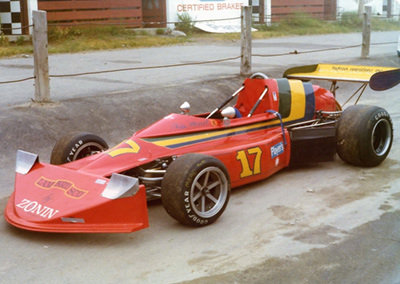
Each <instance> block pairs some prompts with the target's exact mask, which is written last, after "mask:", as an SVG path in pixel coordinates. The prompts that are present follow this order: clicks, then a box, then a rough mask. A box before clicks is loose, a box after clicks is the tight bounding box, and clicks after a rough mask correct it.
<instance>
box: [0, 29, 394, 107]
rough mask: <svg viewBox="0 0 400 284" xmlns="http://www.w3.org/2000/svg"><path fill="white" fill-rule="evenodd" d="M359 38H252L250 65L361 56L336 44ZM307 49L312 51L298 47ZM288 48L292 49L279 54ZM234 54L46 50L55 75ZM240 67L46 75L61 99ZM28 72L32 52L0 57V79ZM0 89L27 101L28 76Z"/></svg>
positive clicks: (386, 48)
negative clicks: (53, 51) (60, 51)
mask: <svg viewBox="0 0 400 284" xmlns="http://www.w3.org/2000/svg"><path fill="white" fill-rule="evenodd" d="M398 35H399V32H375V33H372V35H371V43H372V45H371V51H370V57H371V58H376V57H388V56H389V55H392V54H396V52H397V51H396V50H397V44H396V43H393V44H383V45H375V44H377V43H388V42H397V38H398ZM361 43H362V36H361V34H336V35H313V36H297V37H282V38H273V39H265V40H255V41H253V43H252V46H253V48H252V53H253V58H252V71H254V72H264V73H266V74H273V75H275V76H277V75H280V76H281V75H282V74H283V71H284V70H285V68H289V67H293V66H299V65H308V64H315V63H330V62H333V63H340V62H345V61H348V60H353V61H354V60H357V58H360V56H361V47H355V48H346V49H340V48H344V47H349V46H357V45H360V44H361ZM310 51H312V53H302V52H310ZM317 51H320V52H317ZM289 53H291V55H284V54H289ZM296 53H297V54H296ZM239 55H240V41H235V42H233V41H224V42H211V43H200V44H199V43H188V44H184V45H178V46H167V47H156V48H143V49H121V50H113V51H99V52H87V53H79V54H56V55H50V56H49V73H50V75H54V76H59V75H70V74H77V73H85V72H98V71H107V70H116V69H126V68H141V67H154V66H171V65H176V64H188V63H198V62H208V61H213V60H220V59H228V58H234V57H237V56H239ZM279 55H282V56H279ZM239 73H240V59H236V60H228V61H223V62H217V63H211V64H202V65H197V64H196V65H187V66H181V67H168V68H158V69H145V70H134V71H125V72H116V73H105V74H98V75H86V76H77V77H61V78H58V77H57V78H52V79H51V81H50V88H51V90H50V91H51V94H50V95H51V99H52V100H55V101H61V100H65V99H71V98H82V97H89V96H97V95H104V94H110V95H112V94H115V93H121V92H130V91H140V90H144V89H148V88H156V87H158V88H160V89H162V88H163V87H165V86H176V85H182V84H190V83H193V82H202V81H206V80H214V79H218V78H225V77H231V76H237V75H238V74H239ZM32 75H33V58H32V56H25V57H22V58H21V57H19V58H11V59H2V60H0V82H2V81H11V80H19V79H23V78H29V77H32ZM0 89H1V100H0V107H1V106H9V105H18V104H23V103H27V102H30V101H31V99H32V98H34V81H33V80H28V81H26V82H22V83H14V84H5V85H4V84H3V85H0Z"/></svg>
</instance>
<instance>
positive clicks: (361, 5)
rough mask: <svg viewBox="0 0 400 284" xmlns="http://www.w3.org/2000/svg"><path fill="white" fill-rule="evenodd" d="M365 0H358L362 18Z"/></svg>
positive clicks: (359, 13) (359, 14)
mask: <svg viewBox="0 0 400 284" xmlns="http://www.w3.org/2000/svg"><path fill="white" fill-rule="evenodd" d="M364 6H365V0H358V16H359V17H360V18H361V17H362V15H363V13H364Z"/></svg>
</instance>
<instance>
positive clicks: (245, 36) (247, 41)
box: [240, 6, 252, 76]
mask: <svg viewBox="0 0 400 284" xmlns="http://www.w3.org/2000/svg"><path fill="white" fill-rule="evenodd" d="M251 9H252V7H251V6H246V7H242V17H241V18H242V34H241V42H242V46H241V56H242V57H241V62H240V75H243V76H247V75H250V74H251Z"/></svg>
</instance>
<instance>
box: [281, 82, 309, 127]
mask: <svg viewBox="0 0 400 284" xmlns="http://www.w3.org/2000/svg"><path fill="white" fill-rule="evenodd" d="M289 85H290V92H291V95H292V101H291V107H290V115H289V116H288V117H286V118H285V119H283V122H287V121H293V120H298V119H302V118H303V117H304V115H305V111H306V93H305V91H304V85H303V82H302V81H299V80H289Z"/></svg>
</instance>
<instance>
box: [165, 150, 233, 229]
mask: <svg viewBox="0 0 400 284" xmlns="http://www.w3.org/2000/svg"><path fill="white" fill-rule="evenodd" d="M229 196H230V180H229V175H228V171H227V170H226V168H225V166H224V164H223V163H222V162H221V161H220V160H218V159H216V158H214V157H212V156H207V155H202V154H186V155H183V156H180V157H178V158H177V159H176V160H175V161H173V162H172V163H171V165H170V166H169V167H168V169H167V172H166V173H165V176H164V179H163V182H162V185H161V201H162V203H163V206H164V208H165V210H166V211H167V213H168V214H169V215H170V216H171V217H172V218H174V219H175V220H177V221H179V222H181V223H182V224H184V225H189V226H195V227H202V226H206V225H209V224H211V223H213V222H215V221H216V220H217V219H218V218H219V217H220V216H221V214H222V213H223V212H224V210H225V208H226V206H227V204H228V201H229Z"/></svg>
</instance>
